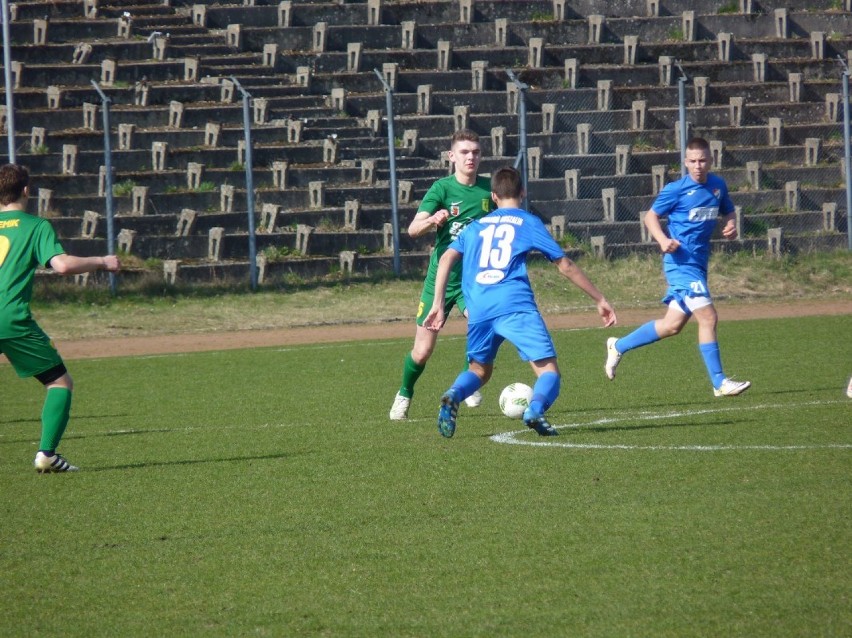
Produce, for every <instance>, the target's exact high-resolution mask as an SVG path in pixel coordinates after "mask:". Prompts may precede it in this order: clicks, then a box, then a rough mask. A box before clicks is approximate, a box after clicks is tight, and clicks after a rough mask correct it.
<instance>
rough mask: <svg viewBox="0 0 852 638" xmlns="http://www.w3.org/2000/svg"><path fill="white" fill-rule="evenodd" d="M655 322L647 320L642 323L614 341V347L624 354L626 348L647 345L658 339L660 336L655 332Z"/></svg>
mask: <svg viewBox="0 0 852 638" xmlns="http://www.w3.org/2000/svg"><path fill="white" fill-rule="evenodd" d="M656 323H657V322H656V321H649V322H648V323H645V324H642V325H641V326H639V327H638V328H636V330H634V331H633V332H631V333H630V334H629V335H627V336H624V337H622V338H621V339H619V340H618V341H616V342H615V349H616V350H618V351H619V352H620V353H621V354H624V353H625V352H627V351H628V350H633V348H641V347H642V346H647V345H648V344H649V343H654V342H655V341H659V340H660V336H659V335H658V334H657V328H656V327H655V325H654V324H656Z"/></svg>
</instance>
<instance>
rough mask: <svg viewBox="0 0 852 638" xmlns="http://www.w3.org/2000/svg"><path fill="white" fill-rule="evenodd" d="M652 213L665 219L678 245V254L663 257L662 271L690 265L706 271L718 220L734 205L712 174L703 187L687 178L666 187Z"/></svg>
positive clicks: (721, 184) (725, 188)
mask: <svg viewBox="0 0 852 638" xmlns="http://www.w3.org/2000/svg"><path fill="white" fill-rule="evenodd" d="M651 209H652V210H653V212H654V213H656V214H657V215H659V216H661V217H664V216H668V218H669V224H668V233H669V237H671V238H672V239H677V240H678V241H679V242H680V248H678V249H677V251H675V252H674V253H667V254H666V255H665V256H664V257H663V266H664V268H665V269H666V270H667V271H668V270H670V269H672V268H676V267H677V266H679V265H689V266H694V267H698V268H700V269H701V270H703V271H706V270H707V262H708V261H709V259H710V238H711V237H712V235H713V231H714V230H715V228H716V221H717V218H718V217H719V216H720V215H728V214H729V213H732V212H734V203H733V202H732V201H731V198H730V197H729V196H728V187H727V185H726V184H725V181H724V180H723V179H722V178H721V177H716V176H715V175H713V174H712V173H711V174H709V175H707V181H706V182H705V183H704V184H699V183H698V182H696V181H695V180H693V179H692V178H691V177H690V176H689V175H685V176H684V177H682V178H680V179H679V180H678V181H676V182H671V183H669V184H666V185H665V187H664V188H663V190H662V191H660V194H659V195H658V196H657V199H656V200H655V201H654V204H653V206H651Z"/></svg>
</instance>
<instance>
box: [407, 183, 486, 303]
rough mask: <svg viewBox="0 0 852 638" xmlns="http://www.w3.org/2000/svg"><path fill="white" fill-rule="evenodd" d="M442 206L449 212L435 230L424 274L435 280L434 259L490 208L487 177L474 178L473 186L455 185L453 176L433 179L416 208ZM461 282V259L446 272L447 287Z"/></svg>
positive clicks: (438, 207) (428, 211)
mask: <svg viewBox="0 0 852 638" xmlns="http://www.w3.org/2000/svg"><path fill="white" fill-rule="evenodd" d="M442 208H445V209H446V210H448V211H450V217H449V219H447V221H446V222H445V223H444V224H443V225H442V226H441V227H440V228H438V230H437V233H436V235H437V237H436V239H435V249H434V250H433V251H432V256H431V257H430V258H429V270H428V272H427V274H426V278H427V280H431V282H432V283H434V281H435V274H436V273H437V272H438V260H439V259H440V258H441V255H443V254H444V251H446V250H447V246H449V245H450V244H451V243H452V242H453V240H454V239H455V238H456V236H457V235H458V234H459V233H460V232H461V231H462V229H464V227H465V226H467V225H468V224H469V223H470V222H472V221H473V220H474V219H479V218H480V217H484V216H485V215H487V214H488V213H490V212H491V211H492V210H494V202H492V201H491V182H490V181H489V180H488V178H487V177H477V178H476V183H475V184H474V185H473V186H465V185H464V184H459V182H458V180H457V179H456V177H455V175H450V176H449V177H444V178H442V179H439V180H438V181H436V182H435V183H434V184H432V186H431V187H430V188H429V190H428V191H426V195H425V196H424V197H423V201H422V202H420V208H418V209H417V210H418V212H419V211H426V212H427V213H430V214H432V213H435V212H437V211H439V210H441V209H442ZM460 285H461V262H459V263H457V264H456V265H455V267H454V268H453V270H452V272H451V273H450V279H449V281H448V286H447V288H448V289H449V288H451V287H456V286H460Z"/></svg>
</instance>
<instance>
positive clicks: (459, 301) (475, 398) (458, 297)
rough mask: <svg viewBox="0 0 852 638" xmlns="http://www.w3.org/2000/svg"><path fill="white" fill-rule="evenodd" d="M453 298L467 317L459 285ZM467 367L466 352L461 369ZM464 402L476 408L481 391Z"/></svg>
mask: <svg viewBox="0 0 852 638" xmlns="http://www.w3.org/2000/svg"><path fill="white" fill-rule="evenodd" d="M454 299H455V302H456V305H457V306H458V308H459V310H460V311H461V313H462V314H463V315H464V317H465V319H467V305H466V304H465V301H464V295H462V292H461V286H459V287H458V289H457V290H456V291H455V292H454ZM469 367H470V361H469V360H468V358H467V354H465V359H464V368H463V370H467V369H468V368H469ZM464 404H465V405H466V406H467V407H469V408H478V407H479V406H480V405H482V393H481V392H480V391H479V390H475V391H474V392H472V393H471V394H470V395H469V396H468V397H467V398H465V400H464Z"/></svg>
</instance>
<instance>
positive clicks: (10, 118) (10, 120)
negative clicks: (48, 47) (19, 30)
mask: <svg viewBox="0 0 852 638" xmlns="http://www.w3.org/2000/svg"><path fill="white" fill-rule="evenodd" d="M2 5H3V9H2V10H3V76H4V79H5V82H6V137H7V141H8V145H9V163H10V164H14V163H15V100H14V97H13V91H12V89H13V87H12V51H11V47H10V45H9V0H2Z"/></svg>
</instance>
